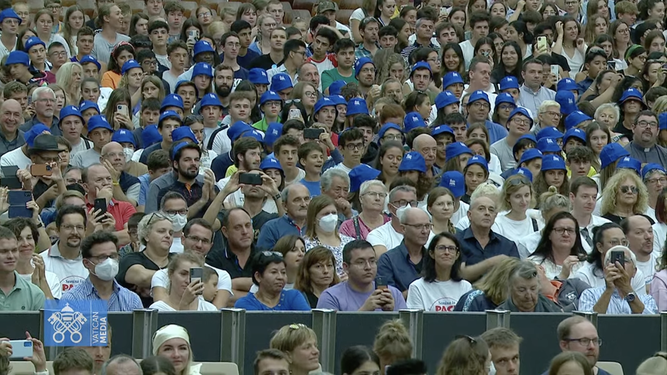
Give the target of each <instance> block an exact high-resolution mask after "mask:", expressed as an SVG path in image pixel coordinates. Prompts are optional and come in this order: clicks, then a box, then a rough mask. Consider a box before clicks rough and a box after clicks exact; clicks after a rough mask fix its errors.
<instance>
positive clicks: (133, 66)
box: [120, 60, 194, 77]
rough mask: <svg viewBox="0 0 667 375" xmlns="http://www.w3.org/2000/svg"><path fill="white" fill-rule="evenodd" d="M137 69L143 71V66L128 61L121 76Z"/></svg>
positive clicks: (121, 71)
mask: <svg viewBox="0 0 667 375" xmlns="http://www.w3.org/2000/svg"><path fill="white" fill-rule="evenodd" d="M135 68H138V69H141V65H139V63H138V62H137V60H127V61H126V62H125V64H123V68H122V69H121V70H120V74H121V75H125V73H127V71H128V70H130V69H135ZM193 77H194V76H193Z"/></svg>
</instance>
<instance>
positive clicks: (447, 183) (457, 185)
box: [439, 171, 466, 199]
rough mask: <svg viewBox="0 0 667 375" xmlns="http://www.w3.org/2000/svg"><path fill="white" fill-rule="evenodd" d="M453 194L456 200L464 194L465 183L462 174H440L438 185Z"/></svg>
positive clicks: (456, 172) (455, 172)
mask: <svg viewBox="0 0 667 375" xmlns="http://www.w3.org/2000/svg"><path fill="white" fill-rule="evenodd" d="M439 186H442V187H444V188H446V189H449V191H451V192H452V194H454V196H455V197H456V198H457V199H458V198H461V197H462V196H463V195H464V194H465V193H466V183H465V178H464V177H463V173H461V172H459V171H448V172H445V173H443V174H442V178H440V185H439Z"/></svg>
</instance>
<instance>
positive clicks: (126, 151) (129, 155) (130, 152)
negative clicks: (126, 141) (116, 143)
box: [123, 147, 134, 163]
mask: <svg viewBox="0 0 667 375" xmlns="http://www.w3.org/2000/svg"><path fill="white" fill-rule="evenodd" d="M123 153H124V154H125V162H126V163H129V162H130V161H131V160H132V155H134V150H133V149H131V148H128V147H125V148H123Z"/></svg>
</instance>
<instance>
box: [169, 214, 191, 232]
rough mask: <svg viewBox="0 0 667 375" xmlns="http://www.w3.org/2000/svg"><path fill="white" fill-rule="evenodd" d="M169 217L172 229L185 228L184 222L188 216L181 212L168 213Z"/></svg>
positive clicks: (185, 222) (186, 221)
mask: <svg viewBox="0 0 667 375" xmlns="http://www.w3.org/2000/svg"><path fill="white" fill-rule="evenodd" d="M169 217H170V218H171V225H172V227H173V228H174V231H176V232H178V231H180V230H181V229H183V228H185V224H187V223H188V216H187V215H182V214H174V215H169Z"/></svg>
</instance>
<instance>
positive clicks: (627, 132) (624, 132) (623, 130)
mask: <svg viewBox="0 0 667 375" xmlns="http://www.w3.org/2000/svg"><path fill="white" fill-rule="evenodd" d="M612 131H613V132H614V133H618V134H622V135H623V136H624V137H627V138H628V141H630V142H632V138H633V134H632V130H630V129H628V128H626V127H625V126H623V116H621V119H620V120H619V121H618V124H616V126H615V127H614V129H612ZM609 141H610V142H612V141H613V140H609Z"/></svg>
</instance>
